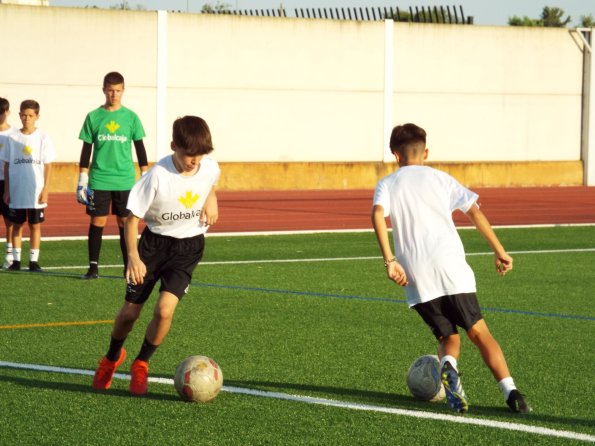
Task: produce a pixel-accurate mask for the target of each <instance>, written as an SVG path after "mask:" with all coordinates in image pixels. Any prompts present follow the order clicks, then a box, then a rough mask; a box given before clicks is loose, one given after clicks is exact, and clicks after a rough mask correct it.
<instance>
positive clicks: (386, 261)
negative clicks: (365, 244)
mask: <svg viewBox="0 0 595 446" xmlns="http://www.w3.org/2000/svg"><path fill="white" fill-rule="evenodd" d="M396 261H397V259H396V258H395V257H393V258H392V259H388V260H385V261H384V266H388V265H389V263H393V262H396Z"/></svg>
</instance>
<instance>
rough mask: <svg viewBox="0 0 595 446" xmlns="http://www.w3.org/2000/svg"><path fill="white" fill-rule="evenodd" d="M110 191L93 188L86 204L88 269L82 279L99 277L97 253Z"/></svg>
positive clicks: (105, 221)
mask: <svg viewBox="0 0 595 446" xmlns="http://www.w3.org/2000/svg"><path fill="white" fill-rule="evenodd" d="M110 202H111V199H110V193H109V192H108V191H97V190H93V191H92V192H91V196H90V198H89V204H88V205H87V215H89V216H90V217H91V221H90V224H89V233H88V238H87V250H88V253H89V269H88V270H87V273H86V274H85V275H84V276H83V277H82V278H83V279H86V280H90V279H97V278H98V277H99V254H100V252H101V243H102V239H103V228H104V227H105V225H106V224H107V218H108V215H109V208H110Z"/></svg>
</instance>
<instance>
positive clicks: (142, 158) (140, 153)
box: [134, 139, 149, 167]
mask: <svg viewBox="0 0 595 446" xmlns="http://www.w3.org/2000/svg"><path fill="white" fill-rule="evenodd" d="M134 148H135V149H136V159H137V161H138V165H139V167H143V166H148V165H149V162H148V161H147V151H146V150H145V144H144V143H143V140H142V139H139V140H138V141H134Z"/></svg>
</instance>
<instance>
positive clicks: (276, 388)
mask: <svg viewBox="0 0 595 446" xmlns="http://www.w3.org/2000/svg"><path fill="white" fill-rule="evenodd" d="M225 385H227V386H235V387H243V388H250V389H255V390H262V391H270V392H280V391H284V392H286V393H289V394H292V395H297V394H300V395H303V396H311V397H315V398H328V399H333V400H337V401H339V400H340V401H342V402H349V403H353V404H369V405H377V406H382V407H389V408H395V409H407V410H417V411H424V412H434V413H442V414H446V415H456V414H455V413H454V412H452V411H451V410H450V408H449V407H448V404H447V403H446V400H443V401H439V402H433V403H432V402H426V401H419V400H416V399H415V398H413V397H412V396H409V395H401V394H395V393H387V392H376V391H369V390H356V389H346V388H342V387H329V386H316V385H312V384H295V383H293V384H292V383H279V382H271V381H250V380H243V381H242V380H226V381H225V382H224V386H225ZM529 404H531V400H529ZM465 416H468V417H487V418H498V419H499V420H500V421H506V422H510V423H517V422H519V423H524V424H533V423H536V422H538V423H544V424H545V423H555V424H557V425H558V426H559V428H563V429H573V428H576V427H579V426H580V427H586V428H591V429H592V428H593V421H592V420H587V419H578V418H570V417H569V418H565V417H557V416H551V415H546V414H542V413H539V411H534V412H531V413H530V414H518V413H512V412H510V410H509V409H508V407H507V406H506V405H505V404H504V402H502V406H498V407H496V406H481V405H476V404H473V401H471V402H470V407H469V412H467V414H466V415H461V417H465ZM502 418H505V420H501V419H502Z"/></svg>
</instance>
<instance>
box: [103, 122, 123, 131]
mask: <svg viewBox="0 0 595 446" xmlns="http://www.w3.org/2000/svg"><path fill="white" fill-rule="evenodd" d="M105 128H106V129H108V130H109V132H110V133H115V132H116V130H118V129H119V128H120V125H119V124H118V123H117V122H116V121H111V122H110V123H109V124H106V125H105Z"/></svg>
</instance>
